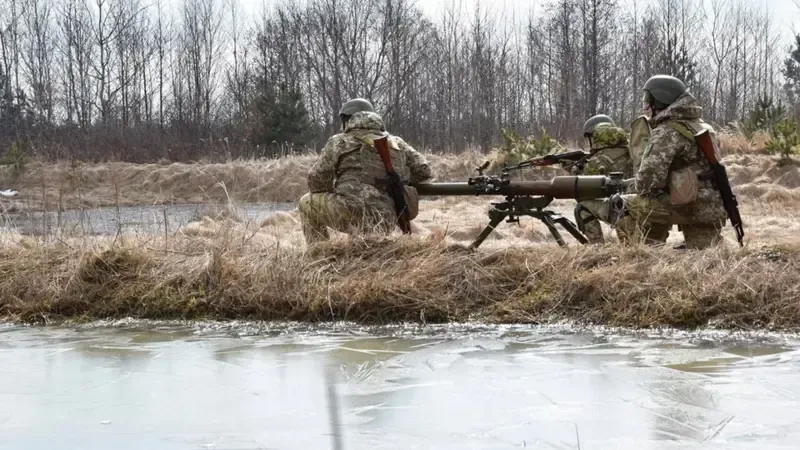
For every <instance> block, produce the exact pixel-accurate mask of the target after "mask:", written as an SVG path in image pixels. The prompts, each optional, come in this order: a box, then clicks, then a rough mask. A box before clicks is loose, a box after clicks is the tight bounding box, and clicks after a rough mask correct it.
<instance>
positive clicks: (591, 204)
mask: <svg viewBox="0 0 800 450" xmlns="http://www.w3.org/2000/svg"><path fill="white" fill-rule="evenodd" d="M583 136H584V138H586V139H587V140H588V141H589V149H590V152H591V154H592V156H591V157H590V158H589V159H588V160H587V162H586V165H585V167H584V168H583V170H581V169H579V168H577V167H573V169H572V170H571V172H572V174H573V175H581V174H583V175H608V174H609V173H611V172H622V174H623V177H624V178H632V177H633V172H634V166H633V159H632V157H631V153H630V149H629V146H628V136H627V135H626V134H625V131H624V130H623V129H621V128H619V127H617V126H616V124H615V123H614V121H613V120H611V118H610V117H608V116H607V115H605V114H598V115H596V116H594V117H591V118H590V119H589V120H587V121H586V123H585V124H584V126H583ZM608 213H609V211H608V202H604V201H602V200H584V201H582V202H580V203H578V204H577V206H575V223H576V224H577V225H578V229H580V230H581V232H582V233H583V234H584V235H585V236H586V238H587V239H588V240H589V243H591V244H602V243H603V242H604V239H603V229H602V227H601V226H600V220H601V218H602V220H605V219H606V218H608V217H609V214H608Z"/></svg>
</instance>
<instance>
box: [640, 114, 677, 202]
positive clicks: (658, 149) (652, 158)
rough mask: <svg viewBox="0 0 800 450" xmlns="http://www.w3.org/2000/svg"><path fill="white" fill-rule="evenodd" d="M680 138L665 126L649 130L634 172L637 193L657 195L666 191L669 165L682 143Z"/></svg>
mask: <svg viewBox="0 0 800 450" xmlns="http://www.w3.org/2000/svg"><path fill="white" fill-rule="evenodd" d="M682 139H685V138H684V137H683V136H680V135H679V134H678V133H677V132H676V131H674V130H672V129H670V128H667V127H659V128H656V129H654V130H653V131H652V132H651V134H650V141H649V143H648V145H647V148H646V149H645V152H644V155H642V162H641V164H640V165H639V170H638V171H637V172H636V191H637V192H638V193H639V194H642V195H659V194H663V193H665V192H666V189H667V175H668V174H669V167H670V165H671V164H672V160H673V159H674V158H675V154H676V153H677V152H678V150H679V149H680V148H681V146H682V145H683V144H684V143H683V141H682Z"/></svg>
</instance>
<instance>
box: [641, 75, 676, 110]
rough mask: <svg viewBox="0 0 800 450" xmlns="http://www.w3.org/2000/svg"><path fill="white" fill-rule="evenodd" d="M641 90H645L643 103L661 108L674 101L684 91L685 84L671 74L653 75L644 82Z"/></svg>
mask: <svg viewBox="0 0 800 450" xmlns="http://www.w3.org/2000/svg"><path fill="white" fill-rule="evenodd" d="M642 90H643V91H644V92H645V103H649V104H653V105H655V106H656V107H657V108H658V109H663V108H666V107H667V106H669V105H671V104H673V103H675V100H677V99H678V98H679V97H680V96H681V95H683V93H684V92H686V85H685V84H683V81H681V80H679V79H677V78H675V77H673V76H669V75H655V76H652V77H650V79H648V80H647V81H646V82H645V83H644V87H642Z"/></svg>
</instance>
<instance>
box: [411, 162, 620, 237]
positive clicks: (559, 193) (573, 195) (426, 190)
mask: <svg viewBox="0 0 800 450" xmlns="http://www.w3.org/2000/svg"><path fill="white" fill-rule="evenodd" d="M487 167H489V162H486V163H485V164H484V165H482V166H481V167H478V168H476V169H475V170H476V171H477V172H478V176H476V177H470V178H469V181H467V182H443V183H418V184H415V185H414V187H416V189H417V193H418V194H419V195H427V196H439V195H444V196H451V195H453V196H455V195H502V196H505V198H506V199H505V201H504V202H499V203H492V209H490V210H489V224H488V225H487V226H486V228H484V229H483V231H482V232H481V233H480V235H478V237H477V238H476V239H475V241H474V242H473V243H472V244H471V245H470V248H472V249H475V248H478V246H480V245H481V243H482V242H483V241H484V240H485V239H486V238H487V237H488V236H489V235H490V234H491V233H492V231H493V230H494V229H495V228H496V227H497V226H498V225H499V224H500V222H502V221H503V220H504V219H508V220H506V222H507V223H519V217H520V216H529V217H535V218H537V219H539V220H541V221H542V222H543V223H544V224H545V225H546V226H547V228H548V230H550V233H551V234H552V235H553V237H554V238H555V239H556V242H558V245H560V246H562V247H563V246H566V243H565V242H564V239H563V238H562V237H561V233H560V232H559V231H558V228H556V225H561V226H562V227H563V228H564V229H565V230H567V232H569V234H571V235H572V236H573V237H574V238H575V239H576V240H578V242H580V243H581V244H586V243H588V242H589V241H588V240H587V239H586V236H584V235H583V233H581V232H580V231H579V230H578V227H577V226H576V225H575V223H573V222H572V221H571V220H569V219H567V218H566V217H564V216H562V215H560V214H556V213H554V212H553V211H550V210H547V209H545V208H547V206H548V205H550V203H551V202H552V201H553V200H554V199H557V198H558V199H566V198H569V199H575V200H578V201H581V200H588V199H597V198H607V197H611V196H612V195H614V194H616V193H619V192H622V191H623V190H624V189H625V184H626V182H625V181H624V180H623V179H622V173H619V172H614V173H611V174H609V176H602V175H578V176H557V177H554V178H552V179H551V180H543V181H511V179H510V174H509V172H510V171H511V170H514V169H516V167H504V168H503V171H502V173H501V174H500V175H499V176H497V175H484V174H483V171H484V170H486V168H487Z"/></svg>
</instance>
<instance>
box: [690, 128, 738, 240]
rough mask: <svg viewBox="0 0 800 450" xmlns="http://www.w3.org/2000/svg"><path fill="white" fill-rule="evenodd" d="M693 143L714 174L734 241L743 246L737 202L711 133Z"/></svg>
mask: <svg viewBox="0 0 800 450" xmlns="http://www.w3.org/2000/svg"><path fill="white" fill-rule="evenodd" d="M694 139H695V142H697V145H698V146H700V150H701V151H702V152H703V154H704V155H705V157H706V159H707V160H708V162H709V164H711V170H712V171H713V173H714V181H716V183H717V189H719V193H720V195H721V196H722V205H723V206H724V207H725V212H727V213H728V218H729V219H730V221H731V226H732V227H733V229H734V231H735V232H736V240H737V241H739V246H740V247H742V246H744V243H743V242H742V239H743V238H744V228H743V224H742V217H741V216H740V215H739V202H738V201H737V200H736V195H734V193H733V190H732V189H731V184H730V180H728V171H727V170H726V169H725V165H723V164H722V163H721V162H720V161H719V152H718V151H717V146H716V144H715V143H714V141H713V140H712V139H711V133H710V132H709V131H708V130H703V131H701V132H699V133H697V134H695V136H694Z"/></svg>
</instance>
